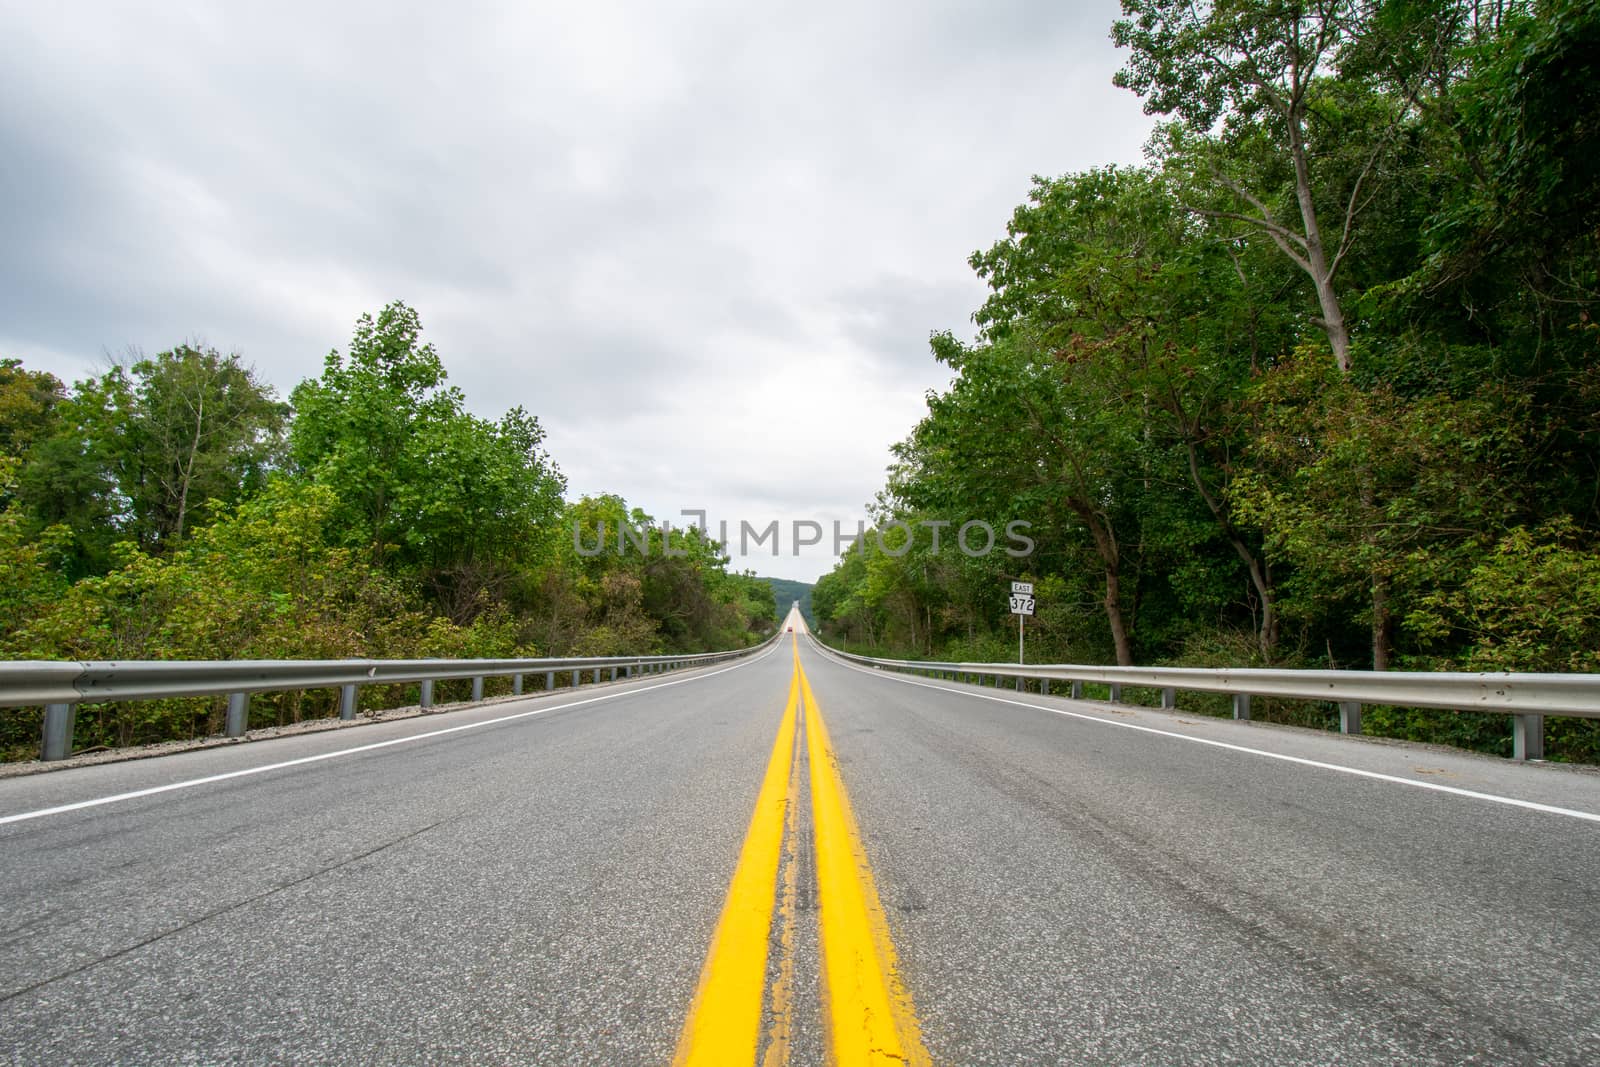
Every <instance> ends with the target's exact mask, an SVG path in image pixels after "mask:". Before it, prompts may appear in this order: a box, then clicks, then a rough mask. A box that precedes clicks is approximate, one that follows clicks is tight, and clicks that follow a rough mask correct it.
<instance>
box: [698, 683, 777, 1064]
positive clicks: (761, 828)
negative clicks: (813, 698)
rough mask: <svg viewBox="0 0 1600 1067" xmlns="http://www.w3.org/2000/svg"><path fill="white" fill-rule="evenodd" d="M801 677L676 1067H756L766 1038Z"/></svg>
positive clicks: (724, 906)
mask: <svg viewBox="0 0 1600 1067" xmlns="http://www.w3.org/2000/svg"><path fill="white" fill-rule="evenodd" d="M799 693H800V690H799V678H798V677H796V678H794V679H793V680H791V681H790V683H789V700H788V703H787V704H786V706H785V707H784V710H783V719H782V721H781V722H780V723H779V725H778V738H777V741H776V742H775V743H774V744H773V746H772V755H771V757H770V758H769V759H768V761H767V772H766V775H765V777H764V778H763V779H762V782H761V792H760V793H759V794H757V797H756V810H755V814H754V815H752V816H751V818H750V828H749V829H748V830H747V831H745V837H744V846H743V848H741V849H740V852H739V863H738V866H737V867H735V869H734V872H733V881H732V882H731V883H729V885H728V895H727V898H726V899H725V900H724V901H723V904H722V916H721V918H720V919H718V920H717V931H716V934H715V935H714V936H713V938H712V940H711V948H710V950H709V951H708V952H707V953H706V960H705V964H704V966H703V967H702V968H701V971H700V985H699V987H698V988H697V989H696V990H695V995H694V1002H693V1003H692V1004H691V1005H690V1008H689V1015H688V1018H687V1019H685V1021H684V1024H683V1033H682V1034H681V1035H680V1036H679V1038H678V1050H677V1053H676V1055H674V1056H673V1059H672V1062H673V1064H674V1065H675V1067H732V1065H737V1064H754V1063H755V1058H756V1042H757V1041H758V1040H759V1039H760V1036H761V1006H762V999H763V995H764V993H765V991H766V979H767V939H768V937H769V936H770V934H771V931H772V901H773V896H774V894H775V893H776V891H777V881H778V859H779V853H780V851H781V849H782V845H783V832H784V825H785V815H786V813H787V809H788V808H789V807H791V804H790V797H791V794H790V792H789V788H788V787H789V785H790V783H791V781H792V780H793V777H794V773H793V767H794V744H795V715H796V711H797V708H798V704H799Z"/></svg>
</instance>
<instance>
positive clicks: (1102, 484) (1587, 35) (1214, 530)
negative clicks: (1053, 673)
mask: <svg viewBox="0 0 1600 1067" xmlns="http://www.w3.org/2000/svg"><path fill="white" fill-rule="evenodd" d="M1123 12H1124V16H1125V17H1124V18H1122V19H1120V20H1118V21H1117V22H1116V23H1115V24H1114V26H1113V27H1112V39H1113V41H1114V42H1115V43H1116V45H1117V46H1119V47H1121V48H1124V49H1126V50H1127V55H1126V62H1125V65H1124V67H1123V68H1122V70H1121V71H1120V72H1119V73H1118V75H1117V77H1116V82H1117V84H1118V85H1121V86H1123V87H1125V88H1128V89H1130V90H1132V91H1134V92H1136V93H1137V94H1139V96H1140V97H1141V98H1142V99H1143V101H1144V107H1145V110H1146V112H1147V113H1150V114H1152V115H1156V116H1158V117H1159V118H1160V121H1159V123H1158V125H1157V127H1156V131H1155V133H1154V135H1153V137H1152V139H1151V141H1150V142H1149V144H1148V146H1147V162H1146V163H1145V164H1144V165H1141V166H1105V167H1096V168H1092V169H1089V170H1086V171H1082V172H1078V173H1071V174H1066V175H1063V176H1060V177H1056V178H1039V177H1036V178H1035V179H1034V180H1033V185H1032V189H1031V190H1030V192H1029V194H1028V199H1027V202H1026V203H1024V204H1023V205H1022V206H1020V207H1019V208H1017V210H1016V212H1015V213H1014V215H1013V216H1012V218H1011V220H1010V222H1009V224H1008V225H1007V227H1006V234H1005V236H1004V237H1003V238H1002V239H1000V240H999V241H997V242H995V243H994V244H993V245H992V246H991V247H990V248H988V249H986V250H981V251H979V252H977V253H975V254H974V255H973V256H972V257H971V260H970V263H971V266H972V267H973V269H974V270H975V271H976V272H977V274H978V276H979V277H980V278H982V279H983V280H984V281H985V282H986V283H987V284H988V286H989V295H988V297H987V299H986V300H985V301H984V303H983V304H982V306H981V307H979V308H978V309H977V310H976V312H975V313H974V316H973V319H974V322H975V323H976V326H977V332H976V335H975V337H974V338H973V339H971V340H962V339H959V338H957V337H956V336H954V335H953V334H950V333H942V334H937V335H935V336H934V337H933V338H932V349H933V355H934V356H935V357H936V358H937V359H938V360H939V361H941V362H942V363H944V364H945V365H947V366H948V367H950V368H951V369H952V371H954V372H955V376H954V380H953V383H952V384H951V385H950V387H949V388H948V389H946V390H944V391H942V392H938V393H935V394H932V395H930V396H929V398H928V413H927V415H926V417H925V418H924V419H923V420H922V421H921V422H920V423H919V424H918V425H917V426H916V427H915V428H914V429H913V430H912V431H911V433H910V435H909V436H908V437H907V438H906V439H905V440H904V441H902V442H901V443H900V444H899V445H898V446H897V448H896V449H895V463H894V465H893V466H892V467H891V469H890V471H889V473H888V478H887V483H886V485H885V487H884V489H883V490H882V491H881V493H880V494H879V497H878V500H877V503H876V506H875V509H874V516H875V518H876V520H877V521H878V522H879V524H880V526H882V525H886V524H888V523H890V522H895V521H899V522H905V523H914V522H917V521H922V520H933V521H947V522H951V523H953V524H955V525H959V524H960V523H961V522H963V521H967V520H970V519H975V518H982V519H986V520H989V521H991V522H993V521H995V520H996V519H999V520H1001V521H1004V520H1008V519H1014V518H1015V519H1025V520H1028V521H1031V522H1032V524H1033V526H1032V528H1031V530H1030V536H1032V537H1033V538H1035V539H1036V541H1037V550H1036V552H1035V553H1034V554H1033V555H1032V556H1031V557H1030V558H1028V559H1027V560H1024V561H1016V560H1008V559H1006V558H1004V557H989V558H982V559H978V558H971V557H969V556H965V555H963V554H962V553H960V552H959V551H955V550H954V547H953V546H950V545H948V544H946V545H945V546H943V547H942V548H941V550H940V551H938V552H934V551H933V550H932V548H931V546H930V545H929V544H928V543H925V541H924V540H923V539H913V540H911V541H910V542H909V543H907V542H904V541H902V542H901V543H900V551H899V552H898V553H885V552H883V551H879V550H876V547H875V546H874V545H873V544H872V541H873V539H871V538H867V539H864V540H863V541H862V543H861V544H860V545H858V546H857V547H856V548H854V549H852V551H851V552H849V553H847V554H846V555H845V557H844V558H843V559H842V560H841V561H840V563H839V565H838V566H837V567H836V568H835V570H834V571H833V572H832V573H831V574H828V575H826V576H824V577H823V579H822V580H821V581H819V582H818V584H817V587H816V590H815V593H814V608H815V611H816V614H817V618H818V620H819V621H820V622H821V623H822V625H823V628H824V630H825V632H827V633H829V634H831V635H833V637H834V638H835V639H838V640H842V641H845V642H848V643H851V644H855V645H859V646H862V647H870V648H875V649H881V650H885V651H893V652H895V653H899V654H912V655H922V656H932V657H938V658H952V659H971V660H1005V659H1010V658H1014V656H1015V654H1016V627H1015V619H1014V618H1013V617H1011V616H1010V615H1009V614H1008V607H1007V600H1006V596H1005V589H1006V584H1005V583H1006V581H1007V580H1009V579H1022V578H1027V579H1032V580H1033V581H1034V582H1035V585H1036V588H1037V594H1038V603H1039V614H1038V616H1037V617H1036V618H1035V619H1032V620H1030V626H1031V633H1032V641H1033V645H1032V648H1033V651H1034V652H1035V653H1036V654H1037V656H1038V657H1039V658H1040V659H1041V660H1043V659H1051V660H1058V661H1069V662H1083V663H1097V662H1115V663H1120V664H1132V663H1141V664H1160V663H1170V664H1189V665H1216V666H1223V665H1246V664H1256V665H1271V666H1282V667H1325V668H1326V667H1331V668H1369V669H1379V670H1384V669H1391V668H1396V669H1413V670H1437V669H1464V670H1520V671H1596V670H1600V324H1597V323H1596V318H1595V313H1596V310H1597V301H1600V9H1597V8H1596V7H1595V5H1593V4H1592V3H1590V2H1587V0H1533V2H1525V3H1519V2H1504V3H1492V4H1491V3H1484V2H1481V0H1470V2H1467V0H1370V2H1366V0H1315V2H1311V0H1307V2H1300V0H1230V2H1228V3H1222V2H1216V3H1210V4H1199V5H1195V4H1190V3H1176V2H1173V0H1124V2H1123ZM1030 658H1031V657H1030ZM1285 714H1290V712H1287V711H1286V712H1285ZM1292 714H1293V715H1295V716H1298V717H1299V720H1306V721H1312V722H1320V721H1324V720H1327V719H1329V718H1331V716H1332V715H1333V712H1332V710H1331V709H1315V708H1313V709H1299V710H1298V711H1295V712H1293V713H1292ZM1485 718H1486V717H1481V716H1466V715H1449V714H1432V713H1425V712H1395V711H1387V710H1384V709H1378V711H1377V713H1376V714H1372V713H1369V715H1368V722H1369V724H1370V727H1371V728H1373V729H1377V730H1380V731H1384V732H1389V733H1393V734H1398V735H1401V736H1407V737H1414V738H1419V739H1434V740H1449V741H1452V742H1454V743H1458V744H1464V745H1470V746H1474V747H1479V748H1485V749H1489V750H1502V749H1505V748H1507V747H1508V746H1509V734H1508V732H1507V731H1506V730H1505V727H1504V723H1502V722H1500V721H1498V720H1495V721H1485ZM1299 720H1297V721H1299ZM1593 727H1594V724H1592V723H1585V722H1574V721H1571V720H1563V721H1561V722H1560V723H1559V724H1552V728H1551V735H1550V739H1549V740H1550V746H1551V749H1552V751H1556V752H1560V753H1563V754H1565V755H1567V756H1568V757H1570V758H1583V759H1590V760H1594V759H1600V733H1597V732H1596V730H1595V729H1594V728H1593Z"/></svg>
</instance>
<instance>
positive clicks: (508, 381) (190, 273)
mask: <svg viewBox="0 0 1600 1067" xmlns="http://www.w3.org/2000/svg"><path fill="white" fill-rule="evenodd" d="M144 6H147V7H149V8H150V9H151V10H148V11H139V12H136V11H133V10H131V8H130V5H125V4H105V5H97V4H89V3H74V4H59V5H58V4H40V3H36V2H33V0H26V2H24V0H0V355H3V356H12V357H17V358H20V359H22V360H23V362H24V364H25V365H27V366H30V367H34V368H39V369H44V370H49V371H51V372H53V373H55V374H56V375H58V376H59V377H61V378H63V379H64V380H66V381H68V382H71V381H74V380H76V379H78V378H80V377H83V376H85V375H86V374H89V373H93V372H94V371H95V370H96V369H97V368H98V367H101V366H103V365H104V364H105V361H106V358H107V356H108V355H113V356H114V355H118V354H121V353H125V352H127V351H128V350H129V349H130V348H135V349H139V350H142V351H144V352H146V353H152V354H153V353H155V352H158V351H161V350H163V349H167V348H171V347H173V346H174V345H176V344H179V343H181V342H183V341H185V340H192V339H198V340H202V341H204V342H206V343H208V344H210V345H213V346H215V347H217V348H219V349H222V350H224V351H236V352H238V353H240V354H241V355H243V356H244V357H245V359H246V360H248V361H249V362H251V363H253V364H254V365H255V366H256V368H257V369H258V371H259V372H260V374H261V376H262V377H263V378H264V379H265V380H267V381H269V382H270V383H272V385H273V386H275V387H276V389H277V390H278V392H279V393H280V395H284V396H286V395H287V394H288V392H289V391H290V390H291V389H292V388H293V387H294V385H295V384H296V383H297V382H298V381H300V380H301V379H302V378H305V377H308V376H312V375H315V374H317V373H319V372H320V369H321V364H322V360H323V357H324V356H325V355H326V354H327V352H328V350H329V349H330V348H332V347H335V346H337V347H340V348H343V347H344V346H345V345H346V344H347V343H348V341H349V338H350V334H351V330H352V327H353V325H354V323H355V320H356V317H357V316H358V315H360V314H361V313H362V312H363V311H376V310H377V309H379V308H380V307H382V306H383V305H384V304H385V303H387V302H388V301H391V300H396V299H398V300H404V301H405V302H407V303H408V304H410V305H411V306H413V307H414V308H416V309H417V311H418V312H419V314H420V315H421V317H422V321H423V325H424V328H425V331H426V337H427V339H428V340H431V341H432V342H433V343H434V344H435V346H436V347H437V348H438V350H439V353H440V355H441V356H442V357H443V359H444V362H445V366H446V368H447V370H448V371H449V374H450V377H451V380H452V381H453V382H454V384H456V385H458V386H460V387H461V388H462V389H463V390H464V391H465V393H466V395H467V399H468V403H469V405H470V406H471V407H472V409H473V410H474V411H476V412H477V413H479V414H481V415H485V416H489V417H496V416H498V415H499V414H501V413H502V412H503V411H504V410H505V409H506V408H508V407H510V406H512V405H514V404H521V405H523V406H524V407H526V408H527V409H528V410H529V411H531V412H532V413H534V414H535V415H537V416H538V417H539V419H540V421H541V422H542V423H543V424H544V426H545V428H546V429H547V431H548V433H549V441H548V445H549V448H550V451H551V453H552V455H553V457H554V458H555V460H556V462H557V464H558V465H559V466H560V467H561V469H562V471H563V473H565V475H566V477H567V480H568V491H569V496H571V497H574V498H575V497H577V496H579V495H582V494H586V493H591V494H592V493H600V492H613V493H618V494H620V495H622V496H624V497H625V498H626V499H627V500H628V502H629V503H630V504H633V505H636V506H640V507H643V508H645V509H646V510H647V511H649V512H651V513H652V514H654V515H656V516H657V517H662V518H669V519H674V520H677V521H678V522H679V524H682V522H683V521H685V520H679V519H678V512H679V511H680V510H681V509H684V508H704V509H706V510H707V511H708V512H709V518H710V520H711V524H712V526H713V529H715V526H716V524H717V522H718V520H719V519H725V520H727V521H729V523H730V525H731V526H732V527H733V529H734V530H737V529H738V526H739V522H740V521H741V520H746V521H749V522H751V523H752V524H754V525H757V526H765V525H766V523H768V522H770V521H771V520H773V519H777V520H779V521H780V522H781V523H782V524H783V529H784V535H783V536H784V543H783V545H782V555H781V556H780V557H779V558H777V559H774V558H772V557H771V555H770V554H769V553H770V545H769V546H766V547H764V548H762V549H761V554H760V555H756V556H751V557H746V558H744V559H740V558H738V557H737V555H736V557H735V561H734V563H735V566H741V565H742V566H748V567H751V568H753V569H755V570H756V571H757V572H758V573H761V574H770V575H775V576H781V577H790V578H800V579H804V580H812V579H814V578H815V577H816V576H817V575H818V574H820V573H822V572H824V571H826V570H827V569H829V568H830V567H831V566H832V563H833V556H832V545H831V543H825V544H824V545H822V546H821V547H820V548H819V549H814V550H810V551H808V552H806V553H805V554H804V555H802V556H800V557H798V558H796V557H794V556H792V555H791V554H790V553H791V545H790V543H789V530H790V529H791V527H792V523H793V522H795V521H797V520H813V521H816V522H819V523H823V524H825V525H826V524H830V523H831V522H833V521H835V520H838V521H840V522H842V523H843V524H844V526H845V528H846V529H847V530H853V529H854V527H855V523H856V521H857V520H858V519H861V518H863V517H864V516H865V505H866V504H867V502H868V501H870V500H871V499H872V497H873V495H874V494H875V493H876V492H877V490H878V489H879V488H880V487H881V486H882V484H883V476H884V469H885V466H886V465H887V463H888V462H889V458H890V457H889V452H888V449H889V446H890V445H891V444H892V443H893V442H894V441H897V440H899V439H901V438H903V437H904V436H905V435H906V434H907V433H908V432H909V431H910V429H911V427H912V426H913V425H914V424H915V423H916V421H917V419H919V418H920V417H921V416H922V414H923V412H924V410H925V409H924V403H923V396H924V394H925V392H926V391H927V390H929V389H934V388H939V387H941V386H942V385H943V384H944V383H945V382H946V381H947V380H948V375H947V374H946V373H945V369H944V368H943V367H941V366H940V365H939V364H937V363H936V362H935V361H934V360H933V358H932V356H931V355H930V353H929V351H928V344H927V340H928V335H929V334H930V333H931V332H934V331H938V330H953V331H955V332H956V333H957V334H958V335H960V336H963V337H968V336H970V335H971V334H972V324H971V320H970V316H971V314H972V312H973V310H974V309H975V308H976V307H977V306H978V304H979V303H980V302H981V301H982V298H983V292H984V290H983V287H982V285H981V283H979V282H978V281H977V280H976V279H975V278H974V277H973V276H972V273H971V270H970V268H969V267H968V266H967V263H966V260H967V257H968V255H969V254H971V253H972V252H973V251H974V250H975V249H978V248H980V247H987V246H988V245H989V244H991V243H993V242H994V241H995V240H997V239H999V238H1001V237H1002V236H1004V232H1005V224H1006V221H1007V219H1008V218H1009V217H1010V215H1011V212H1012V210H1013V209H1014V208H1015V207H1016V205H1017V204H1019V203H1021V202H1022V200H1023V199H1024V198H1025V196H1026V193H1027V190H1028V185H1029V178H1030V176H1031V175H1033V174H1047V175H1056V174H1062V173H1065V172H1068V171H1073V170H1080V169H1083V168H1086V167H1090V166H1094V165H1097V164H1102V163H1109V162H1135V161H1138V160H1139V159H1140V158H1141V151H1140V150H1141V146H1142V144H1143V143H1144V141H1145V139H1146V137H1147V135H1148V132H1149V130H1150V126H1151V122H1150V120H1149V119H1148V118H1147V117H1146V116H1144V115H1143V114H1142V113H1141V111H1140V107H1139V101H1138V99H1137V98H1136V97H1134V96H1133V94H1131V93H1128V92H1126V91H1124V90H1120V89H1116V88H1114V87H1112V85H1111V76H1112V74H1113V73H1114V72H1115V71H1116V69H1117V68H1118V66H1119V65H1120V61H1121V57H1122V55H1123V53H1121V52H1120V51H1119V50H1117V49H1116V48H1114V47H1113V46H1112V45H1111V43H1110V40H1109V38H1108V30H1109V28H1110V24H1111V21H1112V20H1113V19H1114V18H1115V17H1116V16H1117V5H1116V0H1085V2H1076V0H1067V2H1063V0H981V2H980V0H970V2H964V3H950V2H942V0H918V2H900V0H895V2H889V0H877V2H875V0H849V2H833V0H806V2H804V3H788V2H781V3H750V2H748V0H742V2H691V3H653V2H648V0H620V2H604V0H602V2H595V0H584V2H569V3H562V4H553V3H545V2H539V0H535V2H523V3H511V4H504V5H496V4H478V3H466V4H464V3H456V4H449V5H445V4H432V5H427V6H426V7H425V8H424V7H418V8H417V9H414V10H410V11H407V10H404V5H402V4H395V3H392V2H384V3H379V4H356V3H347V2H340V3H327V2H322V3H316V4H298V3H283V2H275V3H271V4H265V3H261V4H257V3H235V2H231V0H230V2H228V3H225V4H218V3H215V2H214V0H207V2H204V3H194V4H186V3H177V2H167V3H163V4H160V5H144ZM826 540H827V541H828V542H831V537H829V538H827V539H826ZM733 548H734V551H735V553H737V550H738V545H737V543H735V544H734V545H733Z"/></svg>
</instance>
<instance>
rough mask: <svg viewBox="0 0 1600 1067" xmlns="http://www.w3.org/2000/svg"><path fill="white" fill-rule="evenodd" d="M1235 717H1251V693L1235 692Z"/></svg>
mask: <svg viewBox="0 0 1600 1067" xmlns="http://www.w3.org/2000/svg"><path fill="white" fill-rule="evenodd" d="M1233 717H1234V718H1235V719H1248V718H1250V694H1249V693H1235V694H1233Z"/></svg>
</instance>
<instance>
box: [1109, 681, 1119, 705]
mask: <svg viewBox="0 0 1600 1067" xmlns="http://www.w3.org/2000/svg"><path fill="white" fill-rule="evenodd" d="M1106 688H1107V689H1110V690H1111V693H1110V694H1109V695H1108V696H1107V697H1106V701H1107V703H1111V704H1118V703H1121V702H1122V683H1120V682H1112V683H1111V684H1110V685H1109V686H1107V687H1106Z"/></svg>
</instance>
